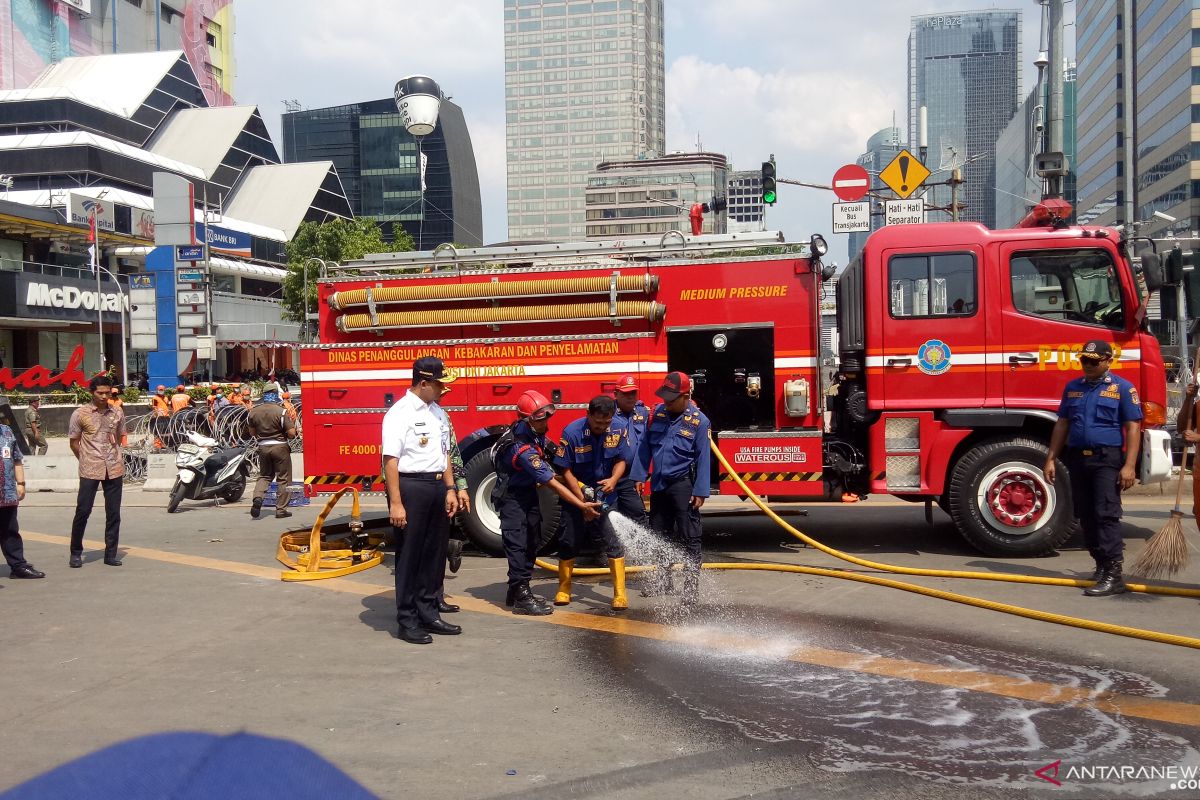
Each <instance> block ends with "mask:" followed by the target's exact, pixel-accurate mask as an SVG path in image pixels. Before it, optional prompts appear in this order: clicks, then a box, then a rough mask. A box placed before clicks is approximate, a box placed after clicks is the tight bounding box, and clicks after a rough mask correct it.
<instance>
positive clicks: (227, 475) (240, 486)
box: [167, 431, 250, 514]
mask: <svg viewBox="0 0 1200 800" xmlns="http://www.w3.org/2000/svg"><path fill="white" fill-rule="evenodd" d="M187 437H188V439H190V440H191V442H190V443H184V444H181V445H179V448H178V450H177V451H176V456H175V466H177V467H179V475H178V477H176V478H175V485H174V486H173V487H171V496H170V498H169V499H168V500H167V513H168V514H174V513H175V511H176V509H178V508H179V504H180V503H181V502H182V501H184V500H212V499H218V500H224V501H225V502H226V503H236V502H237V501H238V500H241V499H242V495H243V494H245V493H246V481H247V480H249V478H250V462H249V461H248V460H247V459H246V448H245V447H225V448H222V447H221V443H220V442H218V441H217V440H216V439H210V438H209V437H207V436H204V435H203V434H200V433H197V432H195V431H190V432H189V433H188V434H187Z"/></svg>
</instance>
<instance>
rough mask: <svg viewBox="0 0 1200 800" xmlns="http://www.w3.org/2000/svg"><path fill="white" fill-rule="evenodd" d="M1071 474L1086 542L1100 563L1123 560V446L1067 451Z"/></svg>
mask: <svg viewBox="0 0 1200 800" xmlns="http://www.w3.org/2000/svg"><path fill="white" fill-rule="evenodd" d="M1066 455H1067V457H1066V463H1067V469H1069V470H1070V471H1071V499H1072V504H1073V506H1074V510H1075V516H1076V517H1078V518H1079V522H1080V525H1081V527H1082V528H1083V543H1084V544H1085V545H1086V546H1087V549H1088V552H1089V553H1091V554H1092V558H1094V559H1096V560H1098V561H1099V560H1101V559H1107V558H1120V557H1121V555H1122V554H1123V553H1124V552H1125V540H1124V538H1122V536H1121V488H1120V486H1119V485H1118V484H1117V481H1118V480H1119V479H1120V475H1121V466H1122V465H1123V464H1124V463H1125V454H1124V453H1122V452H1121V448H1119V447H1103V448H1094V449H1092V450H1091V455H1085V454H1084V451H1082V450H1078V449H1074V448H1072V449H1070V450H1068V451H1067V454H1066Z"/></svg>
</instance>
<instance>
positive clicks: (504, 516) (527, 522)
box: [492, 486, 542, 588]
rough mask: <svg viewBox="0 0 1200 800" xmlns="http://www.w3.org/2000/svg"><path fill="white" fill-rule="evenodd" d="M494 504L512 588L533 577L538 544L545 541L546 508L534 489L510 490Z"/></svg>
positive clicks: (495, 495) (494, 496)
mask: <svg viewBox="0 0 1200 800" xmlns="http://www.w3.org/2000/svg"><path fill="white" fill-rule="evenodd" d="M492 504H493V505H494V506H495V507H496V511H497V512H498V513H499V514H500V539H501V542H502V543H503V544H504V557H505V558H507V559H508V585H509V587H510V588H512V587H515V586H519V585H520V584H522V583H528V582H529V579H530V578H532V577H533V567H534V563H533V562H534V561H535V560H536V559H537V551H538V543H539V541H540V540H541V538H542V508H541V506H540V505H539V504H538V494H537V489H535V488H533V487H532V486H530V487H526V488H521V489H511V488H510V489H508V490H507V491H506V492H505V493H504V494H503V496H501V495H499V494H496V493H493V494H492Z"/></svg>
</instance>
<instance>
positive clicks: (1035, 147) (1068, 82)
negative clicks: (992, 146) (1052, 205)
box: [996, 64, 1078, 228]
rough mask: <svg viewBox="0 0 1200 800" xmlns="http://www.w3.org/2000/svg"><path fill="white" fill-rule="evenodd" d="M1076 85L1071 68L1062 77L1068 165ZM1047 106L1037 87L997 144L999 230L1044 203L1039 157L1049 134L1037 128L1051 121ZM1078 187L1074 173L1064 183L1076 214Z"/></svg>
mask: <svg viewBox="0 0 1200 800" xmlns="http://www.w3.org/2000/svg"><path fill="white" fill-rule="evenodd" d="M1075 85H1076V80H1075V66H1074V65H1073V64H1072V65H1070V66H1068V67H1067V68H1066V69H1065V71H1064V77H1063V105H1062V110H1063V131H1062V134H1063V152H1064V153H1065V154H1066V156H1067V163H1068V164H1074V163H1075ZM1047 104H1048V100H1047V98H1046V96H1045V95H1044V94H1042V95H1039V94H1038V90H1037V87H1034V89H1033V91H1032V92H1030V93H1029V96H1028V97H1026V98H1025V102H1024V103H1022V104H1021V107H1020V108H1019V109H1017V115H1016V116H1015V117H1013V118H1012V120H1011V121H1010V122H1009V123H1008V125H1007V126H1006V127H1005V128H1004V130H1003V131H1002V132H1001V133H1000V138H999V139H997V140H996V227H997V228H1011V227H1013V226H1014V225H1016V224H1017V223H1018V222H1020V221H1021V220H1022V219H1023V218H1024V217H1025V215H1026V214H1027V213H1029V209H1030V208H1032V207H1033V206H1034V205H1036V204H1037V202H1038V201H1039V200H1041V199H1042V194H1043V191H1044V188H1045V187H1044V184H1045V181H1044V180H1043V179H1042V178H1040V177H1038V174H1037V156H1038V154H1039V153H1041V152H1043V151H1047V150H1049V149H1050V148H1049V146H1047V144H1046V143H1045V141H1044V139H1045V133H1046V131H1045V130H1044V129H1043V130H1041V131H1039V130H1038V127H1037V126H1038V124H1039V122H1042V121H1044V120H1045V119H1046V118H1047V117H1048V112H1047V111H1046V110H1045V109H1046V108H1047ZM1076 186H1077V184H1076V180H1075V172H1074V170H1072V171H1071V172H1069V173H1068V174H1067V176H1066V178H1064V179H1063V199H1064V200H1066V201H1067V202H1068V203H1070V204H1071V208H1072V209H1073V210H1074V211H1077V210H1078V209H1077V208H1076V204H1077V197H1076ZM1071 219H1072V221H1074V216H1072V218H1071Z"/></svg>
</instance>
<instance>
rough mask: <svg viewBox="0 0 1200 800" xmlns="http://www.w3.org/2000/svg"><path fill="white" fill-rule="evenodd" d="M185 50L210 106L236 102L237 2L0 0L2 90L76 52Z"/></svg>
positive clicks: (24, 82) (22, 83)
mask: <svg viewBox="0 0 1200 800" xmlns="http://www.w3.org/2000/svg"><path fill="white" fill-rule="evenodd" d="M153 50H182V51H183V52H184V55H185V56H187V60H188V63H190V64H191V65H192V70H193V71H194V72H195V73H196V78H197V79H198V80H199V82H200V88H201V89H202V90H203V92H204V97H205V99H206V100H207V101H208V105H210V106H226V105H231V104H232V103H233V74H234V60H233V0H169V2H166V1H165V0H0V90H4V89H24V88H27V87H28V86H29V85H30V84H31V83H32V82H33V80H34V79H35V78H36V77H37V76H38V75H40V74H41V73H42V71H43V70H44V69H45V68H46V67H47V66H49V65H50V64H55V63H57V62H59V61H62V60H63V59H64V58H70V57H71V56H98V55H106V54H109V53H143V52H148V51H153Z"/></svg>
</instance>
